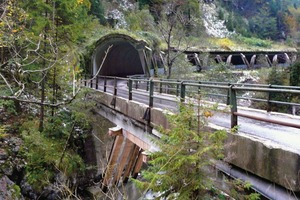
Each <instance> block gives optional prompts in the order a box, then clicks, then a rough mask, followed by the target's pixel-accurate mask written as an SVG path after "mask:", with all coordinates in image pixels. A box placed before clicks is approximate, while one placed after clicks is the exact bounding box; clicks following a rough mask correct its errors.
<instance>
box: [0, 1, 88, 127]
mask: <svg viewBox="0 0 300 200" xmlns="http://www.w3.org/2000/svg"><path fill="white" fill-rule="evenodd" d="M89 6H90V4H89V1H87V0H72V1H67V0H46V1H42V0H38V1H35V0H27V1H25V0H24V1H16V0H7V1H5V2H4V3H2V5H1V8H2V10H3V13H2V15H1V24H2V25H1V27H0V28H1V30H0V31H1V45H2V46H3V47H5V49H7V52H8V54H9V55H7V60H5V61H4V60H2V66H1V77H0V78H1V80H2V84H5V86H6V88H8V91H9V93H6V95H4V96H0V98H1V99H5V100H10V99H12V100H15V101H17V102H25V103H34V104H36V105H40V131H42V130H43V122H44V115H45V106H50V107H52V108H55V107H58V106H59V105H62V104H65V103H67V101H66V100H68V99H72V98H73V96H74V93H73V91H71V92H70V90H69V84H70V83H72V82H74V81H73V79H74V75H73V74H76V73H77V72H76V71H78V70H77V69H76V67H77V65H78V63H76V62H75V63H74V60H76V59H77V56H76V51H74V50H72V49H76V45H78V43H79V42H80V41H82V39H83V35H84V33H85V31H82V30H87V31H88V30H89V29H88V26H89V24H90V22H91V20H90V17H89V16H88V14H87V12H88V10H89ZM77 62H78V61H77ZM70 64H73V65H70ZM66 71H70V72H71V73H70V74H69V75H68V73H66ZM58 79H60V81H61V82H60V81H57V80H58ZM58 83H61V84H60V85H58ZM0 84H1V83H0ZM59 90H60V91H61V96H60V95H58V92H59ZM38 99H40V100H38ZM52 114H54V112H52Z"/></svg>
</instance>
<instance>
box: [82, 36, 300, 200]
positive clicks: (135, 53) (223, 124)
mask: <svg viewBox="0 0 300 200" xmlns="http://www.w3.org/2000/svg"><path fill="white" fill-rule="evenodd" d="M146 45H147V44H146V43H144V42H141V41H136V40H134V39H132V38H128V36H120V35H117V36H114V37H112V36H110V37H108V38H106V39H103V40H102V42H100V43H99V45H98V46H97V47H96V49H95V51H94V54H93V57H92V66H93V70H92V71H93V74H94V76H93V78H92V79H91V80H89V81H87V82H86V86H89V87H91V88H93V89H94V90H93V92H91V93H90V97H89V98H90V101H94V102H95V108H94V112H95V113H97V114H99V115H102V116H104V117H105V118H107V119H108V120H110V121H111V122H113V123H114V124H116V125H117V126H116V127H113V128H111V129H109V131H108V133H109V134H110V135H111V136H112V137H115V140H114V144H113V147H112V150H111V153H110V156H109V161H108V164H107V168H106V171H105V175H104V179H103V181H102V186H101V187H102V189H103V190H106V189H107V187H110V186H111V185H115V184H118V183H126V182H127V181H128V178H129V177H133V178H135V177H136V176H137V174H138V172H139V171H140V169H141V167H142V165H143V162H147V155H146V153H145V152H147V151H157V150H158V148H157V147H156V146H155V145H154V144H153V143H152V138H159V137H160V133H159V132H158V131H157V130H156V129H155V127H157V126H163V127H164V128H168V127H169V124H168V120H167V118H166V115H165V114H166V112H177V111H178V101H182V102H188V101H193V98H192V97H193V96H194V95H195V93H197V94H198V93H202V94H205V95H206V96H207V99H204V101H205V103H206V104H208V105H211V104H213V105H216V104H214V103H207V102H208V100H209V101H210V102H211V101H217V102H218V107H219V111H215V113H214V117H212V118H211V120H210V121H209V128H211V129H212V130H215V129H227V130H228V140H227V142H228V143H234V144H235V145H231V146H230V148H228V149H227V150H226V154H227V155H235V156H234V158H233V159H231V160H230V161H229V163H226V164H224V162H219V163H217V164H216V166H215V167H216V168H217V169H218V170H220V171H222V172H224V173H226V174H227V175H229V176H232V177H233V178H241V179H243V180H247V181H250V182H251V183H252V184H253V188H254V189H255V190H256V191H258V192H259V193H261V194H262V195H263V196H265V197H267V198H269V199H297V198H299V192H300V175H299V174H300V157H299V156H300V117H299V116H295V115H289V114H281V113H274V112H270V111H262V110H257V109H252V108H248V107H245V106H244V105H243V102H244V101H245V100H254V99H251V97H244V96H242V95H241V96H239V93H241V92H242V93H243V94H244V93H245V92H247V91H248V92H249V91H252V92H264V93H267V94H270V93H274V92H275V93H291V94H292V95H298V96H299V95H300V90H299V89H300V88H297V87H291V88H286V87H284V86H270V85H268V86H262V85H250V84H249V85H245V84H244V85H239V84H228V83H207V82H202V83H201V82H196V83H195V82H191V81H180V82H177V81H170V80H154V79H137V78H124V77H126V76H131V75H136V74H139V75H143V76H144V75H145V76H150V75H151V70H152V69H151V65H152V64H153V63H154V61H153V60H151V59H149V58H148V57H147V55H150V53H149V52H146V51H148V50H147V46H146ZM109 48H110V51H109V52H110V53H111V55H109V52H108V53H107V55H108V56H107V59H106V60H105V62H104V64H102V61H101V59H103V57H105V55H106V53H105V51H106V50H107V49H109ZM122 64H124V65H122ZM99 66H100V67H99ZM132 66H134V67H132ZM152 74H153V73H152ZM103 75H105V76H103ZM117 75H118V76H120V77H119V78H116V77H111V76H117ZM170 85H173V86H170ZM212 90H213V93H214V94H210V93H209V92H208V91H212ZM216 94H217V95H216ZM216 96H217V97H216ZM269 97H270V96H268V95H267V99H261V102H264V103H266V105H269V106H270V105H275V104H279V105H285V106H291V107H297V106H300V104H296V103H291V102H285V101H284V100H283V101H282V102H278V101H275V100H272V99H270V98H269ZM202 103H204V102H202ZM235 126H239V129H238V132H237V133H235V134H231V133H230V128H232V127H235ZM297 195H298V196H297Z"/></svg>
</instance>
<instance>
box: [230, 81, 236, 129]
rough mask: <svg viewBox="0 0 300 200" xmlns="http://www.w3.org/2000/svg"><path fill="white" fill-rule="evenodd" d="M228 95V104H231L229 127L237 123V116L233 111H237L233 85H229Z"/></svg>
mask: <svg viewBox="0 0 300 200" xmlns="http://www.w3.org/2000/svg"><path fill="white" fill-rule="evenodd" d="M229 95H230V106H231V128H234V127H235V126H237V125H238V117H237V115H235V114H234V113H235V112H237V102H236V91H235V90H234V89H233V85H231V86H230V87H229Z"/></svg>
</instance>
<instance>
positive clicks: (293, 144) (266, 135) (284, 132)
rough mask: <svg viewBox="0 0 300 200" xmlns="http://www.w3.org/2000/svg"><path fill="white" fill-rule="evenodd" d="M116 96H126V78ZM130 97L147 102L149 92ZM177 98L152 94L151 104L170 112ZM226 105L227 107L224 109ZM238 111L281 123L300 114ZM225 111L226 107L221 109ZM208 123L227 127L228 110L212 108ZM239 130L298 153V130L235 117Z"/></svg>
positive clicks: (297, 119)
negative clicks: (152, 101) (219, 110)
mask: <svg viewBox="0 0 300 200" xmlns="http://www.w3.org/2000/svg"><path fill="white" fill-rule="evenodd" d="M106 84H107V85H111V86H113V84H114V82H113V80H109V81H108V82H107V83H106ZM102 86H103V82H102V81H99V83H98V88H99V89H100V90H103V88H102ZM117 87H118V96H120V97H123V98H128V87H127V82H126V81H122V80H121V81H120V80H119V81H118V82H117ZM107 92H108V93H111V94H113V88H112V87H108V88H107ZM133 100H134V101H137V102H140V103H145V104H148V102H149V92H147V91H145V90H140V89H135V90H133ZM178 102H179V98H178V97H176V96H175V95H168V94H159V93H154V107H158V108H161V109H166V110H170V111H178V104H179V103H178ZM219 107H220V108H221V110H223V109H224V108H225V107H226V106H225V105H222V104H220V105H219ZM228 109H229V108H228V107H227V110H228ZM238 109H239V112H240V111H241V113H243V114H248V115H252V116H256V117H260V118H264V119H272V120H278V121H282V122H289V123H290V122H293V123H295V124H300V117H299V116H293V115H288V114H281V113H274V112H267V111H262V110H258V109H251V108H245V107H238ZM225 110H226V109H225ZM209 122H210V123H212V124H215V125H217V126H219V127H223V128H227V129H230V112H223V111H221V112H218V111H214V113H213V117H211V118H210V119H209ZM238 124H239V132H242V133H245V134H249V135H252V136H256V137H260V138H263V139H265V140H266V143H268V144H270V145H272V146H274V148H285V149H288V150H290V151H292V152H294V153H298V154H300V129H297V128H292V127H286V126H282V125H276V124H272V123H268V122H262V121H258V120H253V119H248V118H244V117H239V119H238Z"/></svg>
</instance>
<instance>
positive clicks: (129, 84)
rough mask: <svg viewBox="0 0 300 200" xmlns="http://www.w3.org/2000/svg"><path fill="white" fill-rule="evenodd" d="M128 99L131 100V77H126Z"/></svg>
mask: <svg viewBox="0 0 300 200" xmlns="http://www.w3.org/2000/svg"><path fill="white" fill-rule="evenodd" d="M128 100H132V79H128Z"/></svg>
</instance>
